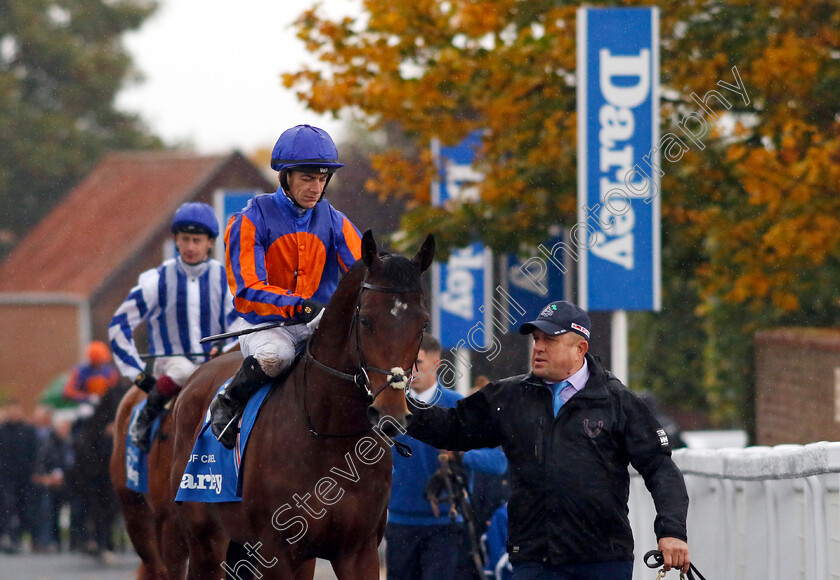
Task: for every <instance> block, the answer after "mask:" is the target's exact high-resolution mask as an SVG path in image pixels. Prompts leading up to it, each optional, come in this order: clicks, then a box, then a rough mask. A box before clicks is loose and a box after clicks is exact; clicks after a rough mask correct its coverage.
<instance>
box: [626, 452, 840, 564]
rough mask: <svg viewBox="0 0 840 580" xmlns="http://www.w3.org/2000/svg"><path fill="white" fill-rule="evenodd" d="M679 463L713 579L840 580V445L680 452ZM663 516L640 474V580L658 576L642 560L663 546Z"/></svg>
mask: <svg viewBox="0 0 840 580" xmlns="http://www.w3.org/2000/svg"><path fill="white" fill-rule="evenodd" d="M674 461H675V462H676V463H677V465H678V466H679V467H680V469H681V470H682V472H683V474H684V475H685V482H686V487H687V488H688V494H689V499H690V505H689V508H688V545H689V549H690V551H691V559H692V561H693V562H694V563H695V564H696V566H697V567H698V569H699V570H700V571H701V572H702V573H703V575H704V576H705V577H706V580H840V442H838V443H828V442H820V443H811V444H809V445H779V446H776V447H747V448H745V449H714V450H711V449H680V450H678V451H675V452H674ZM655 513H656V512H655V510H654V507H653V501H652V500H651V497H650V494H649V493H648V492H647V489H645V486H644V481H643V480H642V478H641V477H639V476H638V475H637V474H635V473H634V474H633V477H632V478H631V483H630V523H631V525H632V526H633V536H634V537H635V540H636V564H635V567H634V574H633V578H634V579H635V580H646V579H650V580H653V579H654V578H656V571H655V570H650V569H649V568H647V567H645V565H644V564H643V563H642V557H643V556H644V554H645V552H647V551H648V550H652V549H654V548H655V547H656V538H655V536H654V534H653V518H654V515H655ZM668 578H673V579H674V580H676V579H677V578H679V575H678V574H677V573H676V572H669V573H668V574H667V576H666V580H667V579H668Z"/></svg>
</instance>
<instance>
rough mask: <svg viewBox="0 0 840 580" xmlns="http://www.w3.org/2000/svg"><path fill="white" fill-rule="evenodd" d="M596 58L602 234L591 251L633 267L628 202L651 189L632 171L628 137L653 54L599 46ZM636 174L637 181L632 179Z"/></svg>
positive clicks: (631, 216)
mask: <svg viewBox="0 0 840 580" xmlns="http://www.w3.org/2000/svg"><path fill="white" fill-rule="evenodd" d="M599 57H600V58H599V68H600V71H601V74H600V81H601V93H602V94H603V96H604V99H605V100H606V101H607V104H605V105H604V106H602V107H601V109H600V111H599V112H598V121H599V123H600V125H601V129H600V131H599V132H598V142H599V144H600V149H599V158H600V159H599V162H598V167H599V169H600V172H601V174H602V177H601V179H600V184H599V186H600V192H599V198H600V204H599V205H600V212H599V215H598V221H599V223H600V226H601V227H602V228H603V232H602V235H599V236H597V238H596V239H597V241H596V242H595V244H594V245H593V246H592V247H591V248H590V251H591V252H592V253H593V254H594V255H596V256H598V257H599V258H602V259H604V260H606V261H609V262H612V263H614V264H618V265H619V266H622V267H623V268H625V269H627V270H632V269H633V267H634V265H635V263H634V252H633V249H634V237H633V227H634V226H635V224H636V214H635V212H634V210H633V205H632V200H634V199H645V198H649V197H651V196H652V194H653V187H651V185H652V184H651V183H650V181H649V180H648V179H646V178H647V175H645V174H644V173H642V172H640V171H635V170H634V169H635V168H636V167H638V166H637V165H634V162H633V153H634V151H633V146H632V145H631V144H630V143H628V141H630V139H632V138H633V132H634V130H635V126H636V122H635V117H634V116H633V111H632V109H633V108H635V107H638V106H639V105H641V104H642V103H644V102H645V101H646V100H648V99H649V98H650V86H651V60H650V59H651V55H650V50H648V49H642V50H641V51H640V52H639V54H638V55H614V54H612V53H611V52H610V51H609V50H608V49H601V51H600V53H599ZM618 79H621V82H618ZM634 176H635V177H636V178H641V181H631V179H632V178H633V177H634ZM628 191H629V192H630V193H628Z"/></svg>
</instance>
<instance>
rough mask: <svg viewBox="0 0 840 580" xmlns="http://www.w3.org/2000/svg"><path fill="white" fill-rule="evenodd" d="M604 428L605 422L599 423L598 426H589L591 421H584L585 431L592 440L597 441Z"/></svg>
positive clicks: (593, 423)
mask: <svg viewBox="0 0 840 580" xmlns="http://www.w3.org/2000/svg"><path fill="white" fill-rule="evenodd" d="M603 428H604V422H603V421H598V423H597V424H595V422H594V421H593V422H592V425H590V424H589V419H584V420H583V430H584V431H586V434H587V435H589V436H590V437H591V438H592V439H595V437H597V436H598V435H599V434H600V433H601V429H603Z"/></svg>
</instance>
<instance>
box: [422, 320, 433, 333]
mask: <svg viewBox="0 0 840 580" xmlns="http://www.w3.org/2000/svg"><path fill="white" fill-rule="evenodd" d="M431 325H432V323H431V322H430V321H428V320H427V321H426V324H424V325H423V332H426V331H428V330H429V327H430V326H431Z"/></svg>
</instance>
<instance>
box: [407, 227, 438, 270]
mask: <svg viewBox="0 0 840 580" xmlns="http://www.w3.org/2000/svg"><path fill="white" fill-rule="evenodd" d="M434 259H435V237H434V236H433V235H432V234H429V235H428V236H426V241H425V242H423V246H422V247H421V248H420V251H419V252H417V255H416V256H414V258H413V259H412V260H411V263H412V264H414V265H415V266H417V267H418V268H420V271H421V272H425V271H426V270H427V269H428V268H429V266H431V265H432V260H434Z"/></svg>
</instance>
